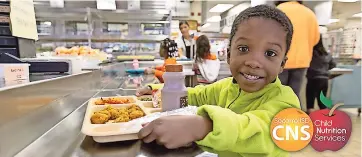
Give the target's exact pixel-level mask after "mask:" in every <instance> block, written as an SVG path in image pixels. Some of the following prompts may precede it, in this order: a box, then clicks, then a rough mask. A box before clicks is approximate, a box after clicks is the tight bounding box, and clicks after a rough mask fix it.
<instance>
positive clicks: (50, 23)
mask: <svg viewBox="0 0 362 157" xmlns="http://www.w3.org/2000/svg"><path fill="white" fill-rule="evenodd" d="M44 24H45V25H47V26H52V22H50V21H45V22H44Z"/></svg>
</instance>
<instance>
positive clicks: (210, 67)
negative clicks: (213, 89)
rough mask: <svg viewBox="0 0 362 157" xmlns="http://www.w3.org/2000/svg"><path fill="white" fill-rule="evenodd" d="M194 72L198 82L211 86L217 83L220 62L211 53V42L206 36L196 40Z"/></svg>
mask: <svg viewBox="0 0 362 157" xmlns="http://www.w3.org/2000/svg"><path fill="white" fill-rule="evenodd" d="M196 47H197V49H196V56H195V64H194V71H195V74H196V75H197V82H199V83H203V84H209V83H213V82H215V81H216V79H217V76H218V75H219V70H220V61H219V60H218V59H217V58H216V55H214V54H212V53H211V52H210V47H211V46H210V41H209V39H208V38H207V37H206V36H205V35H201V36H200V37H198V38H197V40H196Z"/></svg>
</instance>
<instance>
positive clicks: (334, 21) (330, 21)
mask: <svg viewBox="0 0 362 157" xmlns="http://www.w3.org/2000/svg"><path fill="white" fill-rule="evenodd" d="M336 22H339V19H329V23H330V24H331V23H336Z"/></svg>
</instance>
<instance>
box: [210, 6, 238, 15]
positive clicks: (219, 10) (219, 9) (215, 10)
mask: <svg viewBox="0 0 362 157" xmlns="http://www.w3.org/2000/svg"><path fill="white" fill-rule="evenodd" d="M233 6H234V4H217V5H215V6H214V7H212V8H211V9H210V10H209V12H212V13H222V12H224V11H226V10H228V9H230V8H231V7H233Z"/></svg>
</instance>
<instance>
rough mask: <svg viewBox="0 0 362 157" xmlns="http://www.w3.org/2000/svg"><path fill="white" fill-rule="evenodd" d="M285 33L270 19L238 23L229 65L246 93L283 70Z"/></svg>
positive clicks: (258, 87) (257, 89)
mask: <svg viewBox="0 0 362 157" xmlns="http://www.w3.org/2000/svg"><path fill="white" fill-rule="evenodd" d="M286 34H287V33H286V31H284V29H283V27H282V26H281V25H280V24H279V23H278V22H276V21H274V20H271V19H265V18H261V17H254V18H250V19H248V20H246V21H243V22H241V23H240V24H239V26H238V28H237V32H236V33H235V36H234V37H233V39H232V41H231V47H230V58H228V63H229V64H230V70H231V73H232V75H233V77H234V78H235V79H236V81H237V82H238V84H239V86H240V88H241V89H242V90H243V91H246V92H249V93H251V92H256V91H259V90H260V89H262V88H264V87H265V86H266V85H268V84H269V83H271V82H272V81H274V80H275V79H276V77H277V76H278V74H279V73H281V72H282V71H283V66H282V61H283V60H284V59H285V52H286Z"/></svg>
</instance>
